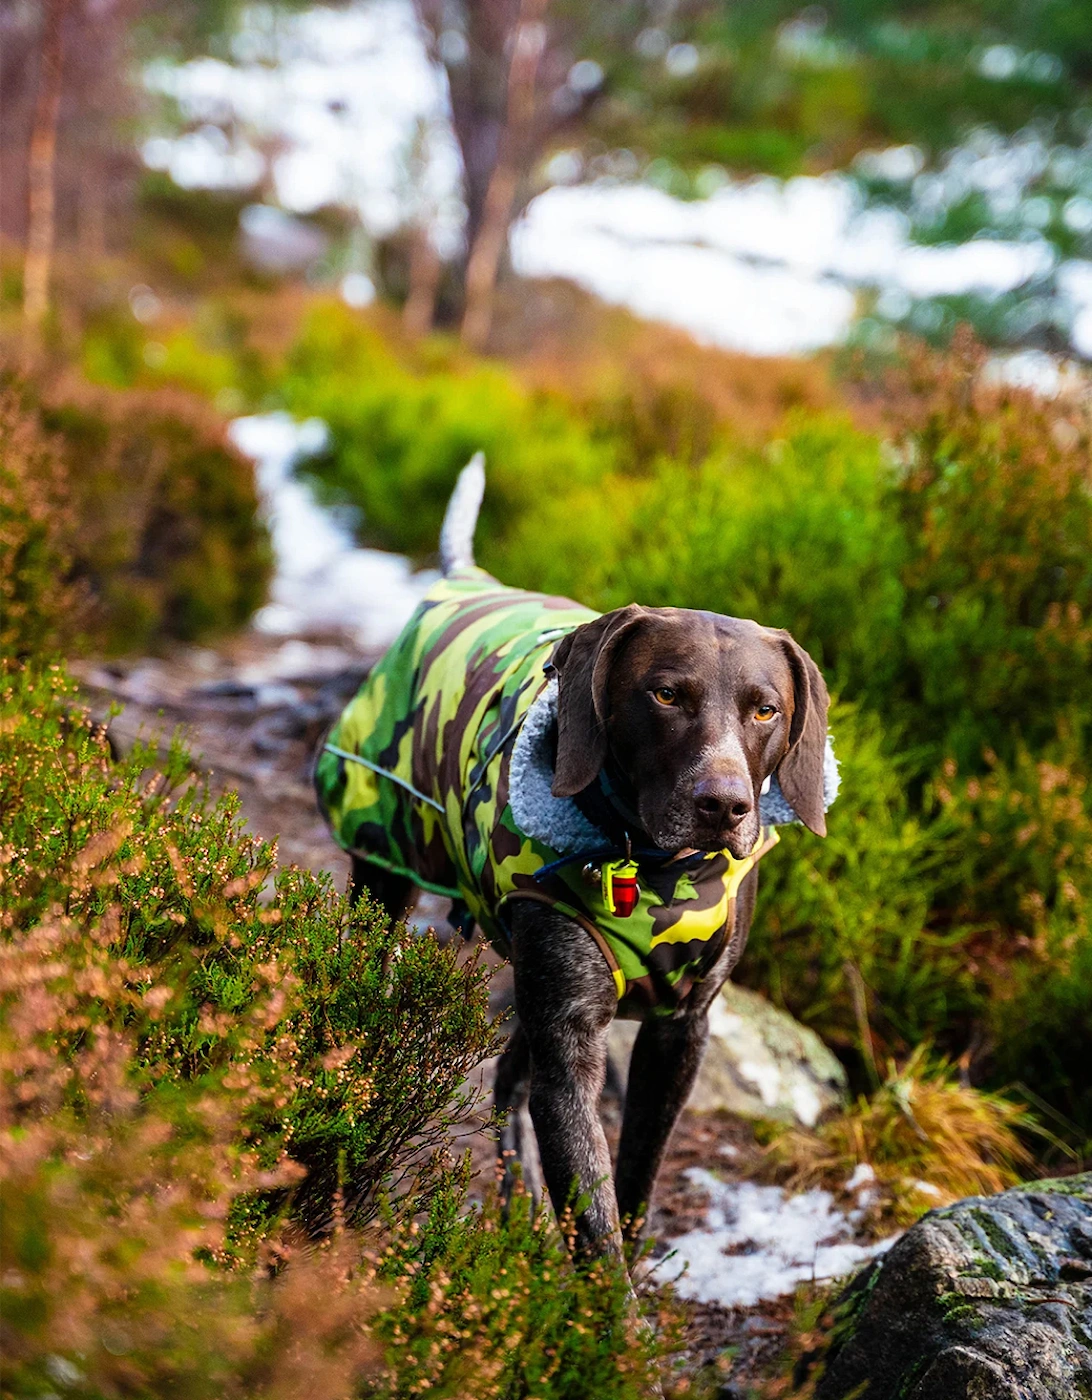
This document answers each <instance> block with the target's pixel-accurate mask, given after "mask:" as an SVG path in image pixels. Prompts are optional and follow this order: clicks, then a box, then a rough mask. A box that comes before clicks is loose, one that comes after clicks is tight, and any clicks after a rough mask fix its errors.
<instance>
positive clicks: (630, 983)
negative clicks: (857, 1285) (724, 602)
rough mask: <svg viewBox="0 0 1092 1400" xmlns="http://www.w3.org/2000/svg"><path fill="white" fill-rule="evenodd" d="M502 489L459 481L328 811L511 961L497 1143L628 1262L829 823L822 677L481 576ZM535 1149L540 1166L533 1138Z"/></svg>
mask: <svg viewBox="0 0 1092 1400" xmlns="http://www.w3.org/2000/svg"><path fill="white" fill-rule="evenodd" d="M484 486H485V476H484V465H483V461H482V458H481V455H480V454H479V455H478V456H477V457H475V458H474V459H473V460H472V461H471V463H470V464H469V466H467V467H466V468H465V469H464V470H463V472H462V473H461V475H460V477H459V480H458V482H457V484H456V488H455V490H454V492H453V494H452V497H451V500H450V502H449V505H448V509H447V514H446V516H445V519H444V524H443V528H442V531H441V537H440V556H441V569H442V576H441V578H440V580H439V581H438V582H437V584H436V585H435V586H434V587H433V588H431V589H430V590H429V592H428V593H427V594H426V596H425V598H424V599H423V601H422V602H421V603H420V605H419V607H418V608H417V610H416V612H415V613H414V615H413V617H412V618H411V620H410V621H409V623H408V624H407V626H406V628H405V629H404V631H403V632H402V634H401V635H400V636H399V637H398V639H397V640H396V641H395V642H394V643H393V645H392V646H391V648H390V649H389V651H388V652H387V653H386V655H385V656H384V657H383V659H382V660H381V661H380V662H379V664H378V665H377V666H376V667H375V669H374V670H373V671H372V673H371V674H370V676H369V677H368V679H367V680H366V681H365V683H364V685H363V686H362V687H361V690H360V691H359V693H358V694H357V696H356V698H355V699H354V700H353V701H352V702H351V703H350V704H349V706H348V707H347V709H346V710H345V711H344V713H343V714H342V716H341V718H340V720H339V721H338V722H337V724H336V725H335V727H334V729H333V730H332V731H331V733H330V736H329V738H328V739H327V740H326V742H325V744H324V745H323V747H322V749H321V752H320V754H319V757H318V761H317V763H316V768H315V782H316V789H317V793H318V799H319V804H320V807H321V809H322V811H323V813H324V815H325V817H326V819H327V821H328V823H329V825H330V827H331V829H332V831H333V834H334V836H335V838H336V839H337V841H338V842H339V843H340V845H341V846H342V847H343V848H344V849H345V850H346V851H347V852H349V854H350V855H351V856H352V859H353V890H354V893H359V892H361V891H364V890H367V891H368V892H370V894H371V895H372V896H373V897H374V898H376V899H378V900H379V901H380V902H381V903H382V905H383V906H384V908H385V909H386V911H387V912H388V914H389V915H390V916H391V917H392V918H394V919H398V918H402V917H404V916H405V915H406V914H407V912H408V910H409V908H410V907H411V905H412V899H413V896H414V892H415V889H416V888H417V887H423V888H425V889H429V890H433V891H436V892H438V893H441V894H443V895H446V896H448V897H450V898H451V899H452V900H453V901H455V907H456V908H457V909H459V910H461V911H462V918H463V922H464V924H465V925H466V927H467V928H469V927H471V926H472V925H473V924H474V923H476V924H477V925H479V926H480V927H481V929H482V930H483V931H484V933H485V934H486V935H487V936H488V937H489V938H490V939H491V940H492V942H493V943H494V945H495V946H497V947H498V948H499V949H500V950H501V951H502V952H503V953H504V954H505V955H506V956H508V957H509V958H510V959H511V962H512V967H513V973H514V982H515V1004H516V1023H515V1028H514V1030H513V1032H512V1034H511V1036H510V1038H509V1041H508V1043H507V1048H506V1049H505V1052H504V1054H503V1055H502V1057H501V1060H500V1062H499V1065H498V1069H497V1075H496V1087H495V1101H496V1105H497V1107H498V1108H499V1109H501V1110H504V1111H505V1119H506V1121H505V1126H504V1127H503V1128H502V1130H501V1138H500V1143H499V1149H500V1155H501V1159H502V1161H503V1162H504V1163H505V1165H506V1168H507V1171H508V1181H509V1182H510V1181H511V1176H512V1163H513V1161H514V1159H515V1158H520V1159H522V1162H523V1175H524V1180H525V1182H526V1184H527V1186H528V1187H529V1189H530V1190H531V1191H532V1192H534V1193H535V1194H536V1195H537V1194H538V1193H539V1191H540V1189H541V1179H540V1175H539V1173H540V1170H541V1177H544V1178H545V1184H546V1187H547V1188H548V1190H549V1194H550V1198H551V1200H552V1202H553V1205H554V1208H555V1210H556V1211H557V1212H558V1214H559V1215H560V1213H561V1212H562V1211H564V1210H565V1208H566V1206H569V1205H573V1204H574V1202H577V1201H578V1202H579V1208H578V1213H577V1215H576V1219H575V1245H576V1248H577V1250H578V1251H579V1252H580V1253H582V1254H584V1255H594V1254H597V1253H603V1252H606V1253H611V1254H614V1255H617V1256H619V1257H621V1256H622V1255H623V1253H624V1250H625V1247H626V1244H627V1237H628V1239H633V1238H635V1237H636V1236H637V1235H638V1234H639V1232H640V1229H641V1226H642V1220H643V1216H644V1214H645V1212H646V1210H647V1206H648V1204H649V1202H650V1199H651V1196H652V1191H653V1186H654V1184H655V1181H656V1176H657V1172H658V1171H659V1168H660V1164H661V1162H662V1160H663V1155H664V1151H665V1148H666V1146H667V1142H668V1138H669V1136H670V1134H671V1131H672V1129H673V1127H674V1124H675V1121H676V1118H677V1117H678V1114H679V1112H680V1110H681V1108H682V1107H683V1105H684V1104H685V1102H686V1100H687V1097H688V1095H689V1093H690V1089H691V1087H692V1085H693V1083H694V1079H695V1076H696V1075H697V1072H698V1068H699V1065H700V1063H701V1059H702V1054H703V1051H704V1048H705V1044H706V1041H707V1038H708V1026H707V1019H708V1011H709V1007H710V1004H711V1002H712V1001H713V998H714V997H715V996H716V995H717V993H718V991H719V990H720V988H721V987H722V986H723V984H724V982H725V981H726V979H727V978H728V976H729V975H730V973H731V971H732V969H733V968H734V967H735V965H736V963H737V962H738V960H739V958H740V956H741V955H742V953H743V949H744V946H745V944H746V941H747V934H748V930H749V927H750V922H751V916H752V911H753V909H754V901H755V892H756V888H757V878H758V871H757V866H758V862H759V861H760V859H761V858H762V856H763V855H765V853H766V852H767V851H768V850H769V849H770V848H771V847H772V845H773V844H774V843H775V842H776V840H777V826H778V825H779V824H782V823H785V822H801V823H803V825H804V826H806V827H807V828H808V829H809V830H810V831H812V832H814V833H815V834H816V835H819V836H823V835H825V834H826V820H825V811H826V808H827V807H828V806H829V805H830V803H831V802H832V801H833V799H834V796H835V795H836V792H837V783H838V778H837V765H836V763H835V761H834V757H833V752H832V749H831V746H830V741H829V738H828V735H827V707H828V696H827V689H826V686H825V684H824V682H823V678H822V676H821V674H820V672H819V669H818V667H817V666H816V665H815V663H814V661H813V660H812V659H811V658H810V657H809V656H808V654H807V653H806V652H805V651H804V650H803V648H801V647H800V646H799V645H798V644H797V643H796V642H795V641H794V640H793V639H792V637H791V636H790V635H789V634H788V633H787V632H784V631H780V630H777V629H774V628H768V627H762V626H760V625H759V624H758V623H756V622H750V621H746V620H743V619H740V618H733V617H726V616H721V615H720V614H717V613H711V612H697V611H689V610H685V609H678V608H645V607H641V606H638V605H637V604H631V605H630V606H628V607H624V608H619V609H616V610H615V611H613V612H609V613H606V614H603V615H600V614H597V613H594V612H592V611H591V610H589V609H587V608H584V607H581V606H580V605H579V604H577V603H573V602H571V601H570V600H568V599H565V598H553V597H547V596H544V595H542V594H536V593H528V592H524V591H521V590H517V589H512V588H507V587H505V586H504V585H502V584H500V583H498V582H497V581H496V580H495V579H493V578H491V577H490V576H489V575H488V574H487V573H485V572H484V571H483V570H481V569H479V568H478V567H477V565H476V564H475V563H474V555H473V535H474V530H475V526H476V522H477V516H478V512H479V509H480V505H481V501H482V496H483V492H484ZM618 1015H621V1016H626V1017H630V1018H635V1019H638V1020H639V1021H640V1022H641V1025H640V1030H639V1032H638V1035H637V1039H636V1042H635V1045H634V1049H633V1053H632V1059H631V1063H630V1067H629V1075H628V1083H627V1092H626V1095H625V1107H624V1113H623V1122H622V1131H621V1140H620V1144H619V1148H618V1156H617V1166H616V1169H615V1171H614V1173H613V1176H612V1172H611V1162H610V1156H609V1153H608V1148H607V1141H606V1138H605V1136H604V1132H603V1128H602V1125H601V1123H600V1120H599V1116H598V1101H599V1096H600V1093H601V1090H602V1088H603V1084H604V1075H605V1072H606V1068H607V1033H608V1030H609V1028H610V1025H611V1022H612V1021H613V1020H614V1018H615V1016H618ZM532 1125H533V1132H534V1138H535V1139H537V1148H538V1152H537V1156H538V1159H539V1160H538V1162H536V1161H535V1155H536V1154H535V1152H534V1150H533V1148H534V1143H533V1142H532V1135H531V1127H532Z"/></svg>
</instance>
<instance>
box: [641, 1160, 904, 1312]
mask: <svg viewBox="0 0 1092 1400" xmlns="http://www.w3.org/2000/svg"><path fill="white" fill-rule="evenodd" d="M685 1175H686V1177H687V1179H688V1180H689V1181H690V1182H692V1183H693V1185H695V1186H699V1187H701V1188H702V1190H704V1191H706V1192H708V1194H709V1198H710V1204H709V1214H708V1217H707V1220H706V1223H705V1225H703V1226H702V1227H701V1228H699V1229H696V1230H690V1231H689V1232H688V1233H687V1234H685V1235H680V1236H679V1237H678V1238H677V1239H674V1240H672V1241H671V1247H672V1251H673V1252H672V1254H670V1255H669V1256H668V1257H667V1259H665V1260H664V1261H663V1262H661V1263H660V1264H659V1265H658V1266H657V1271H658V1273H659V1275H660V1277H661V1278H671V1277H673V1275H674V1274H676V1273H677V1272H678V1270H679V1269H680V1268H681V1267H682V1266H683V1265H684V1264H685V1265H686V1266H687V1267H686V1272H685V1273H683V1274H682V1276H681V1278H679V1279H678V1282H677V1283H676V1285H675V1286H676V1289H677V1290H678V1292H679V1293H680V1294H681V1295H682V1296H683V1297H684V1298H692V1299H694V1300H696V1301H698V1302H702V1303H718V1304H719V1305H720V1306H721V1307H725V1308H733V1307H741V1308H749V1307H754V1305H755V1304H756V1303H758V1302H761V1301H763V1300H768V1299H773V1298H779V1297H781V1296H782V1295H783V1294H786V1293H791V1292H792V1291H793V1289H794V1288H795V1287H796V1286H797V1285H798V1284H801V1283H809V1282H811V1281H813V1280H820V1279H832V1278H839V1277H841V1276H842V1275H843V1274H848V1273H851V1272H852V1271H853V1270H854V1269H858V1268H859V1267H860V1266H861V1265H862V1264H863V1263H865V1262H866V1261H867V1260H869V1259H872V1258H874V1257H875V1256H876V1255H877V1254H882V1253H883V1252H884V1251H885V1250H887V1249H890V1247H891V1245H892V1244H894V1242H895V1237H891V1238H890V1239H886V1240H881V1241H880V1242H879V1243H878V1244H871V1245H862V1244H857V1243H855V1242H854V1239H853V1236H854V1233H855V1228H856V1222H855V1220H854V1216H855V1215H857V1216H858V1218H859V1212H854V1211H851V1212H850V1213H849V1215H846V1214H845V1213H843V1212H842V1211H841V1210H839V1209H838V1207H837V1206H836V1205H835V1203H834V1197H833V1196H832V1195H831V1193H830V1192H829V1191H822V1190H812V1191H804V1192H802V1193H801V1194H800V1195H798V1196H788V1195H786V1193H785V1192H784V1191H783V1190H782V1189H781V1187H779V1186H759V1185H757V1184H756V1183H755V1182H753V1181H721V1180H720V1178H719V1177H716V1176H714V1175H713V1174H712V1172H709V1171H706V1170H705V1169H704V1168H701V1167H694V1168H691V1169H690V1170H689V1171H688V1172H686V1173H685ZM870 1181H871V1173H869V1174H868V1175H867V1176H855V1177H854V1178H852V1179H851V1182H850V1183H848V1184H849V1185H850V1187H851V1189H858V1188H860V1189H863V1190H865V1191H867V1190H868V1189H869V1187H868V1183H869V1182H870ZM858 1199H859V1200H860V1195H858Z"/></svg>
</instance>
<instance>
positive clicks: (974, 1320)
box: [937, 1293, 982, 1328]
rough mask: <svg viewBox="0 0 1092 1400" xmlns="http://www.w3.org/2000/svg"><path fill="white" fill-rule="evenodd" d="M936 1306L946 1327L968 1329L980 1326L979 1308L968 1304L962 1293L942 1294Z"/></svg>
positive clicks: (980, 1315) (980, 1314)
mask: <svg viewBox="0 0 1092 1400" xmlns="http://www.w3.org/2000/svg"><path fill="white" fill-rule="evenodd" d="M937 1306H938V1307H939V1308H940V1311H941V1315H942V1317H943V1318H944V1322H945V1323H946V1324H947V1325H950V1326H958V1327H970V1328H975V1327H981V1325H982V1313H981V1310H980V1308H979V1307H978V1306H976V1305H975V1304H974V1303H970V1302H968V1300H967V1299H966V1298H965V1297H964V1296H963V1294H962V1293H942V1294H941V1295H940V1297H939V1298H938V1299H937Z"/></svg>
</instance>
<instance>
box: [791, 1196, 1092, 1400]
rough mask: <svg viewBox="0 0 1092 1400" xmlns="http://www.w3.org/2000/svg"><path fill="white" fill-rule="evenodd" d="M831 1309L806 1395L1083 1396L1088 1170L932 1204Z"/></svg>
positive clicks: (1091, 1388) (1090, 1227)
mask: <svg viewBox="0 0 1092 1400" xmlns="http://www.w3.org/2000/svg"><path fill="white" fill-rule="evenodd" d="M836 1315H837V1317H838V1321H837V1323H836V1326H835V1330H834V1334H833V1337H832V1340H831V1341H830V1343H829V1349H828V1352H827V1355H826V1357H825V1358H824V1368H823V1372H822V1377H821V1379H820V1380H819V1382H818V1385H817V1387H816V1390H815V1400H849V1397H851V1396H861V1395H867V1396H868V1400H896V1397H898V1400H1087V1397H1089V1396H1090V1395H1092V1173H1085V1174H1084V1175H1083V1176H1074V1177H1068V1178H1065V1179H1062V1180H1058V1181H1040V1182H1037V1183H1035V1184H1034V1185H1031V1186H1026V1187H1021V1188H1019V1189H1017V1190H1013V1191H1005V1192H1003V1193H1002V1194H1001V1195H999V1196H992V1197H971V1198H970V1199H968V1200H965V1201H960V1202H959V1203H958V1204H956V1205H954V1206H947V1207H944V1208H942V1209H939V1210H933V1211H930V1212H929V1214H928V1215H926V1216H924V1217H923V1218H922V1219H921V1220H919V1221H918V1223H917V1224H916V1225H915V1226H914V1227H913V1228H912V1229H910V1230H908V1231H907V1233H906V1234H905V1235H904V1236H903V1237H902V1239H901V1240H899V1241H898V1242H897V1243H896V1244H895V1245H894V1247H893V1248H892V1249H891V1250H890V1252H889V1253H888V1254H886V1255H884V1257H883V1258H882V1259H881V1260H878V1261H876V1262H874V1263H872V1264H870V1265H869V1266H868V1267H867V1268H866V1269H865V1270H864V1271H863V1272H862V1273H860V1274H858V1275H857V1277H856V1278H855V1279H854V1280H853V1282H852V1283H851V1284H850V1285H849V1287H848V1288H847V1289H846V1290H845V1292H844V1293H843V1294H842V1296H841V1299H840V1300H839V1304H838V1308H837V1314H836Z"/></svg>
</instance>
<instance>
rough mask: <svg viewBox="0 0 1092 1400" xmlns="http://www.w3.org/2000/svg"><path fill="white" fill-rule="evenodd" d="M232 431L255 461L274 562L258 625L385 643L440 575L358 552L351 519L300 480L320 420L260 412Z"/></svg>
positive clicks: (320, 434)
mask: <svg viewBox="0 0 1092 1400" xmlns="http://www.w3.org/2000/svg"><path fill="white" fill-rule="evenodd" d="M230 431H231V438H232V441H233V442H234V443H235V445H236V447H238V448H239V450H240V451H241V452H243V453H245V454H246V456H248V457H251V458H253V460H254V462H255V467H256V472H255V476H256V479H257V485H258V492H259V495H260V498H261V502H262V511H263V514H264V516H265V520H266V523H267V525H268V526H269V532H270V536H271V538H272V542H273V552H274V556H275V560H276V567H275V572H274V576H273V582H272V585H271V586H270V592H269V602H268V603H267V604H266V605H265V607H263V608H261V609H259V611H258V613H257V614H256V616H255V619H254V625H255V626H256V627H257V628H258V630H259V631H260V632H266V633H269V634H271V635H273V636H283V637H293V636H300V635H307V634H312V635H314V634H316V633H318V634H321V633H328V632H339V633H345V634H347V635H348V636H349V637H350V638H351V639H352V640H353V641H354V642H355V644H356V645H357V646H359V647H361V648H362V649H364V650H377V649H380V648H383V647H386V646H388V645H389V644H390V643H391V642H392V641H393V640H394V638H395V637H396V636H397V635H398V633H399V632H400V631H401V630H402V628H403V627H404V626H405V624H406V622H407V621H408V620H409V617H410V614H411V613H412V612H413V609H414V608H415V607H416V606H417V604H418V602H419V601H420V599H421V598H422V596H423V595H424V593H425V591H426V590H427V589H428V588H429V586H430V585H431V584H432V583H433V582H434V581H435V579H436V574H435V573H434V572H432V571H429V570H422V571H421V572H419V573H414V572H413V568H412V565H411V564H410V562H409V560H408V559H405V558H403V557H402V556H401V555H400V554H388V553H385V552H384V551H383V550H379V549H360V548H359V547H358V546H357V545H356V543H355V542H354V540H353V535H352V531H351V529H350V528H349V525H348V523H347V522H346V521H345V520H344V519H343V518H339V517H338V515H337V513H336V512H334V511H331V510H329V509H328V508H326V507H324V506H322V505H320V504H319V502H318V501H317V500H316V499H315V495H314V492H313V491H312V490H311V487H310V486H309V485H308V484H307V483H306V482H305V481H300V480H298V479H297V477H296V476H295V474H294V468H295V465H296V462H297V461H298V460H299V459H300V458H301V457H306V456H308V455H310V454H312V453H314V452H316V451H318V450H319V449H320V448H321V447H322V445H323V444H324V442H325V440H326V425H325V424H324V423H322V422H321V421H320V420H319V419H317V418H312V419H308V420H307V421H306V422H303V423H297V422H296V421H295V420H294V419H293V418H292V417H291V416H290V415H289V414H287V413H262V414H255V415H254V416H252V417H249V418H237V419H236V420H235V422H234V423H232V425H231V430H230Z"/></svg>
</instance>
